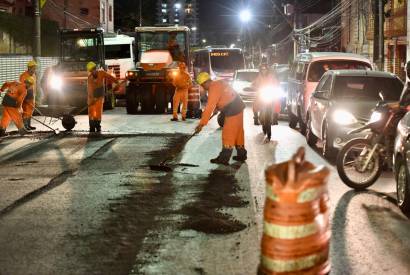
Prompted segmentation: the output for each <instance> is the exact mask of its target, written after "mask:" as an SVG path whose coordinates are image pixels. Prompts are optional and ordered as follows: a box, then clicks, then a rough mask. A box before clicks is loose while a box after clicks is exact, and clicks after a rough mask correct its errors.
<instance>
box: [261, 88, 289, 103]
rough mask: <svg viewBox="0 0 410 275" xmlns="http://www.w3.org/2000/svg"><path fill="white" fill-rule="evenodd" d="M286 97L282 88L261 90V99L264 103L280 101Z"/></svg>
mask: <svg viewBox="0 0 410 275" xmlns="http://www.w3.org/2000/svg"><path fill="white" fill-rule="evenodd" d="M285 96H286V93H285V92H284V91H283V89H282V88H281V87H273V86H267V87H263V88H262V89H261V90H260V97H261V99H262V100H263V101H264V102H272V101H274V100H280V99H282V98H284V97H285Z"/></svg>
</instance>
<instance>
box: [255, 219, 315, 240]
mask: <svg viewBox="0 0 410 275" xmlns="http://www.w3.org/2000/svg"><path fill="white" fill-rule="evenodd" d="M263 232H264V233H265V234H266V235H268V236H269V237H271V238H276V239H285V240H292V239H299V238H304V237H307V236H311V235H313V234H316V233H318V232H319V226H318V224H316V223H308V224H304V225H296V226H286V225H277V224H272V223H268V222H266V221H265V222H264V224H263Z"/></svg>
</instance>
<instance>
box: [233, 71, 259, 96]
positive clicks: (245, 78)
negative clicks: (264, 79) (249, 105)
mask: <svg viewBox="0 0 410 275" xmlns="http://www.w3.org/2000/svg"><path fill="white" fill-rule="evenodd" d="M258 73H259V70H257V69H248V70H237V71H236V72H235V75H234V78H233V82H232V87H233V88H234V90H235V91H236V92H237V93H238V94H239V95H240V96H241V98H242V100H244V101H247V102H253V101H254V99H255V91H244V89H245V88H249V87H251V85H252V82H253V81H254V80H255V79H256V77H257V76H258Z"/></svg>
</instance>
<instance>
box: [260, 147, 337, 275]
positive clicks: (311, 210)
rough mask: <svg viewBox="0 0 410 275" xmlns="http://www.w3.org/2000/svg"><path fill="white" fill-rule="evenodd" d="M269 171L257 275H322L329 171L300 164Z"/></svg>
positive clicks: (298, 158)
mask: <svg viewBox="0 0 410 275" xmlns="http://www.w3.org/2000/svg"><path fill="white" fill-rule="evenodd" d="M304 155H305V151H304V149H303V148H300V149H299V150H298V152H297V153H296V154H295V156H294V157H293V158H292V160H290V161H289V162H285V163H282V164H277V165H273V166H271V167H269V168H268V169H267V170H266V171H265V176H266V183H267V184H266V202H265V209H264V226H263V236H262V253H261V264H260V268H259V273H261V274H328V273H329V272H330V264H329V261H328V255H329V242H330V226H329V214H328V192H327V183H326V181H327V178H328V175H329V170H328V169H327V168H325V167H319V168H316V167H315V166H314V165H313V164H311V163H309V162H307V161H305V160H304Z"/></svg>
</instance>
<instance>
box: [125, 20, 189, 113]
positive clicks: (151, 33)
mask: <svg viewBox="0 0 410 275" xmlns="http://www.w3.org/2000/svg"><path fill="white" fill-rule="evenodd" d="M189 33H190V30H189V28H188V27H183V26H172V27H137V28H136V29H135V37H136V41H135V42H136V44H135V53H136V66H135V68H134V69H133V70H129V71H128V72H127V80H128V81H127V83H128V84H127V89H126V100H127V112H128V113H129V114H135V113H137V112H138V110H139V106H140V107H141V112H142V113H152V112H155V113H164V112H166V111H167V109H168V106H169V103H170V102H171V101H172V97H173V94H174V90H175V88H174V86H173V85H172V79H173V77H174V75H175V74H177V73H178V63H179V62H185V63H186V64H187V67H188V68H189V70H190V71H191V66H190V62H191V60H190V45H189Z"/></svg>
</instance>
